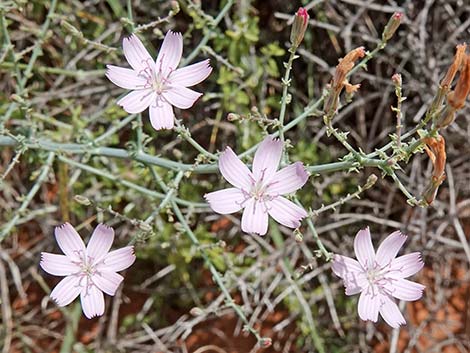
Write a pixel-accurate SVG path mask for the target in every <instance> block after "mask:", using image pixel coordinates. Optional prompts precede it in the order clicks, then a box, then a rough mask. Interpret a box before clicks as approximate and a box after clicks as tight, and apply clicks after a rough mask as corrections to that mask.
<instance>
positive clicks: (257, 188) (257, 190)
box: [250, 180, 269, 201]
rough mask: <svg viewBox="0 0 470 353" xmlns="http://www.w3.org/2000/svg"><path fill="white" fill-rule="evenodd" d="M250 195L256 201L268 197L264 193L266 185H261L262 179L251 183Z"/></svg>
mask: <svg viewBox="0 0 470 353" xmlns="http://www.w3.org/2000/svg"><path fill="white" fill-rule="evenodd" d="M250 196H251V197H253V198H254V199H255V200H256V201H265V200H266V199H269V195H267V194H266V186H264V185H263V182H262V180H259V181H257V182H256V183H253V186H252V188H251V191H250Z"/></svg>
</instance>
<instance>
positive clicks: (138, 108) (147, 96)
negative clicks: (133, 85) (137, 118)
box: [117, 89, 156, 114]
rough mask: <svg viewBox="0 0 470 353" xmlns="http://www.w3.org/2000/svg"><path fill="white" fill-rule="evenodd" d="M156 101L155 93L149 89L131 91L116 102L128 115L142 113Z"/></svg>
mask: <svg viewBox="0 0 470 353" xmlns="http://www.w3.org/2000/svg"><path fill="white" fill-rule="evenodd" d="M155 100H156V93H155V92H154V91H152V90H151V89H141V90H137V91H132V92H130V93H128V94H127V95H125V96H124V97H122V98H121V99H120V100H118V101H117V104H118V105H120V106H121V107H123V108H124V110H125V111H126V112H128V113H130V114H137V113H141V112H143V111H144V110H145V109H147V108H148V107H149V105H150V104H151V103H152V102H153V101H155Z"/></svg>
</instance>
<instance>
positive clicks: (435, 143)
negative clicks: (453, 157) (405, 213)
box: [422, 135, 447, 205]
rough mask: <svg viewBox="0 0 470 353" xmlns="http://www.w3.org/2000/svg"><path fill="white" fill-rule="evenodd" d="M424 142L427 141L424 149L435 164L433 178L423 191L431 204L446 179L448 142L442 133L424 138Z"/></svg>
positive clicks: (425, 199) (427, 201) (424, 196)
mask: <svg viewBox="0 0 470 353" xmlns="http://www.w3.org/2000/svg"><path fill="white" fill-rule="evenodd" d="M422 142H423V143H425V146H424V149H425V151H426V153H427V154H428V156H429V159H430V160H431V163H432V165H433V171H432V176H431V180H430V181H429V183H428V185H427V186H426V187H425V188H424V191H423V199H424V201H426V203H427V204H428V205H430V204H431V203H432V202H433V201H434V199H435V198H436V195H437V190H438V189H439V186H440V185H441V184H442V182H443V181H444V180H445V179H446V173H445V166H446V159H447V155H446V143H445V140H444V137H442V136H440V135H437V136H436V137H426V138H423V139H422Z"/></svg>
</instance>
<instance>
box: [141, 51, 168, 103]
mask: <svg viewBox="0 0 470 353" xmlns="http://www.w3.org/2000/svg"><path fill="white" fill-rule="evenodd" d="M162 62H163V59H162V60H160V65H159V68H158V71H156V65H155V64H154V63H153V61H152V60H151V59H147V60H145V61H144V62H143V64H144V65H145V66H144V69H142V70H140V71H139V76H141V77H143V78H145V81H146V82H145V85H144V87H143V88H151V89H152V90H153V91H155V92H156V93H157V94H158V95H161V94H162V93H163V92H164V91H165V90H167V89H168V88H169V87H170V84H171V82H170V81H169V79H168V78H169V77H170V74H171V73H172V72H173V70H172V69H170V70H168V73H167V74H166V75H165V74H164V73H163V70H162Z"/></svg>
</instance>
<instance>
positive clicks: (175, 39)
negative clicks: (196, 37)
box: [155, 31, 183, 76]
mask: <svg viewBox="0 0 470 353" xmlns="http://www.w3.org/2000/svg"><path fill="white" fill-rule="evenodd" d="M182 55H183V36H182V35H181V33H178V32H172V31H168V32H167V34H166V35H165V38H164V39H163V44H162V46H161V48H160V52H159V53H158V56H157V60H156V61H155V65H156V68H157V72H158V71H159V70H160V69H161V70H162V73H163V75H164V76H167V75H168V74H169V73H170V72H171V71H174V70H176V68H177V67H178V65H179V63H180V60H181V56H182Z"/></svg>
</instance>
